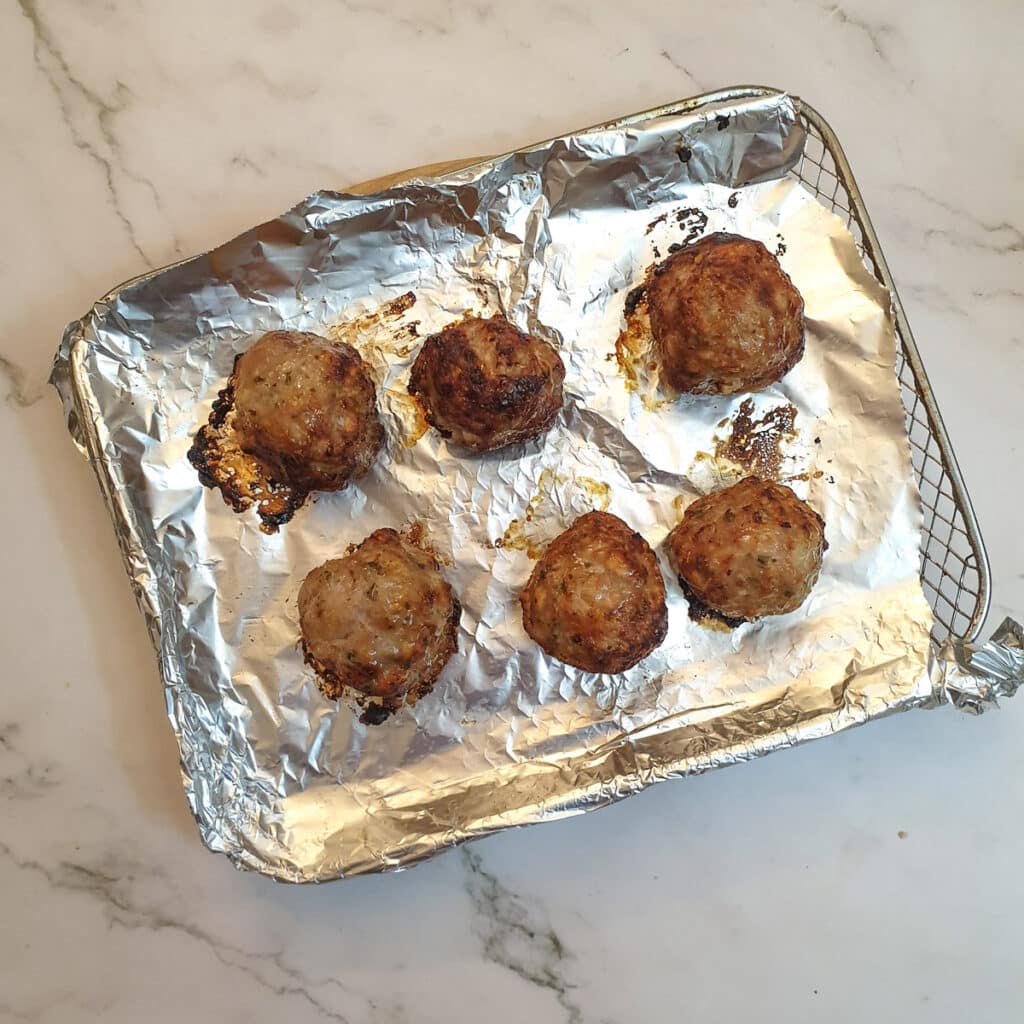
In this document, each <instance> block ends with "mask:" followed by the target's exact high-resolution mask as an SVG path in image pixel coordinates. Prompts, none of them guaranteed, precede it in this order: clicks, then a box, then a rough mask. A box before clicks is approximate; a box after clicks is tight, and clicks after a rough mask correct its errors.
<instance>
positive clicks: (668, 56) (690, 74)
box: [658, 50, 704, 89]
mask: <svg viewBox="0 0 1024 1024" xmlns="http://www.w3.org/2000/svg"><path fill="white" fill-rule="evenodd" d="M658 56H659V57H661V58H663V59H664V60H667V61H668V62H669V64H671V65H672V67H674V68H675V69H676V71H682V73H683V74H684V75H686V77H687V78H688V79H689V80H690V81H691V82H693V84H694V85H695V86H697V88H698V89H703V88H704V87H703V86H702V85H701V84H700V83H699V82H698V81H697V79H696V77H695V76H694V74H693V72H692V71H691V70H690V69H689V68H688V67H687V66H686V65H685V64H683V63H682V61H680V60H678V59H677V58H676V57H673V56H672V54H671V53H669V52H668V50H659V51H658Z"/></svg>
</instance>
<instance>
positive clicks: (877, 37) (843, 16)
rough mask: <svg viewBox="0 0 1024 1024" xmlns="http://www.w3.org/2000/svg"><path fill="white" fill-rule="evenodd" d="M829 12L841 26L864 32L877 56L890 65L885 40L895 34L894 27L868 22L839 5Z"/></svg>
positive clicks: (832, 7)
mask: <svg viewBox="0 0 1024 1024" xmlns="http://www.w3.org/2000/svg"><path fill="white" fill-rule="evenodd" d="M827 11H828V13H829V14H832V15H834V16H835V18H836V19H837V20H838V21H839V22H840V23H841V24H843V25H849V26H850V28H854V29H857V30H858V31H859V32H862V33H863V34H864V35H865V36H866V37H867V39H868V41H869V42H870V43H871V48H872V49H873V50H874V51H875V54H876V56H877V57H878V58H879V59H880V60H882V61H884V62H885V63H887V64H888V63H889V54H888V50H887V47H886V46H885V44H884V40H885V38H886V37H887V36H891V35H893V34H894V33H895V31H896V30H895V28H893V26H892V25H887V24H886V23H885V22H881V21H868V20H867V19H866V18H862V17H858V16H856V15H853V14H851V13H850V12H849V11H847V10H846V9H845V8H843V7H841V6H840V5H839V4H832V6H831V7H829V8H827Z"/></svg>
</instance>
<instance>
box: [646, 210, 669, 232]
mask: <svg viewBox="0 0 1024 1024" xmlns="http://www.w3.org/2000/svg"><path fill="white" fill-rule="evenodd" d="M667 218H668V214H667V213H663V214H662V215H661V216H660V217H655V218H654V220H652V221H651V223H650V224H648V225H647V230H646V231H645V232H644V234H645V235H649V234H650V233H651V232H652V231H653V230H654V229H655V228H656V227H657V226H658V225H659V224H664V223H665V220H666V219H667Z"/></svg>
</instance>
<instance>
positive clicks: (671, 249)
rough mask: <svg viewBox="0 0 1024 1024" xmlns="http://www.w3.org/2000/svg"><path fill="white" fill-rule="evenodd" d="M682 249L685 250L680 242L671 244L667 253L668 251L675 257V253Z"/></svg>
mask: <svg viewBox="0 0 1024 1024" xmlns="http://www.w3.org/2000/svg"><path fill="white" fill-rule="evenodd" d="M683 248H685V247H684V245H683V243H682V242H673V243H672V244H671V245H670V246H669V247H668V251H669V252H670V253H672V254H673V255H675V253H677V252H679V251H680V250H681V249H683Z"/></svg>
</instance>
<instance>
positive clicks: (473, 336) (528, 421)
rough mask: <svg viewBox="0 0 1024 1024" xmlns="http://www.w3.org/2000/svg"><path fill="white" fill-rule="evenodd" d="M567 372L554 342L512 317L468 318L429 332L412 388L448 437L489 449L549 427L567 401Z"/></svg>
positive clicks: (467, 445) (479, 449)
mask: <svg viewBox="0 0 1024 1024" xmlns="http://www.w3.org/2000/svg"><path fill="white" fill-rule="evenodd" d="M564 379H565V367H564V366H563V365H562V360H561V358H560V357H559V355H558V353H557V352H556V351H555V350H554V349H553V348H552V347H551V346H550V345H549V344H548V343H547V342H546V341H543V340H541V339H540V338H535V337H534V336H533V335H530V334H524V333H523V332H522V331H520V330H518V329H517V328H515V327H513V326H512V324H510V323H509V322H508V321H507V320H506V319H505V318H504V317H500V316H493V317H491V318H490V319H487V320H483V319H480V318H479V317H467V318H466V319H464V320H460V321H458V322H457V323H454V324H449V325H448V326H447V327H445V328H444V330H442V331H441V332H440V333H438V334H435V335H433V336H432V337H430V338H427V340H426V341H425V342H424V344H423V348H422V349H421V350H420V354H419V355H418V356H417V357H416V361H415V363H413V367H412V374H411V377H410V381H409V391H410V393H412V394H413V395H415V396H416V397H417V398H418V399H419V401H420V404H421V405H422V406H423V408H424V412H425V413H426V417H427V421H428V422H429V423H430V424H431V426H433V427H434V428H436V429H437V430H438V431H439V432H440V433H441V435H442V436H443V437H446V438H448V439H449V440H451V442H452V443H453V444H455V445H458V446H459V447H462V448H469V449H470V450H471V451H475V452H489V451H493V450H494V449H496V448H503V447H505V446H506V445H510V444H516V443H518V442H520V441H527V440H529V439H530V438H533V437H537V436H539V435H540V434H543V433H544V432H545V431H546V430H548V429H549V428H550V426H551V424H552V423H554V421H555V417H556V416H557V415H558V411H559V409H561V408H562V382H563V380H564Z"/></svg>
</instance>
